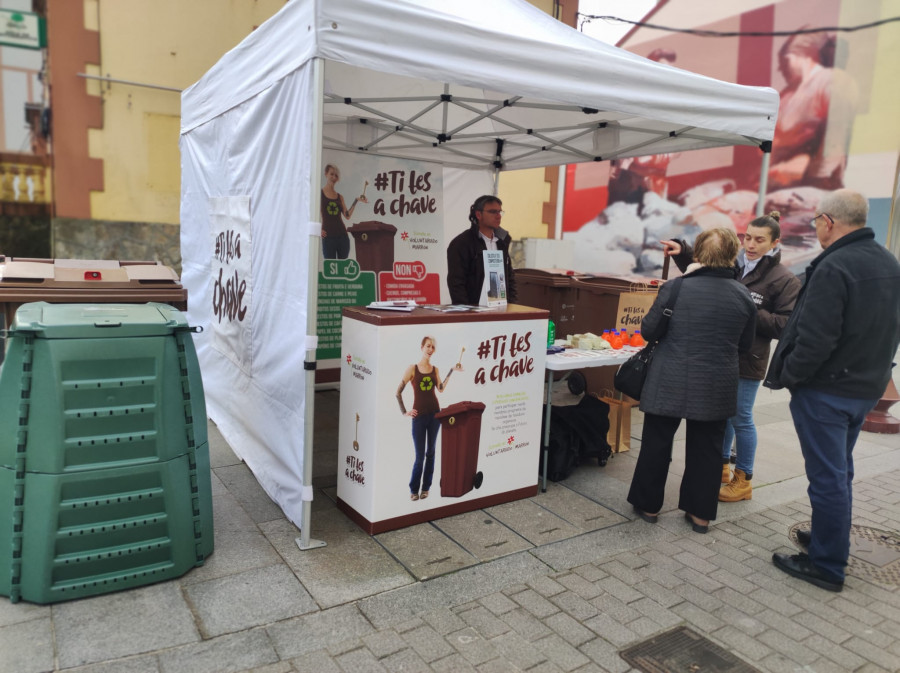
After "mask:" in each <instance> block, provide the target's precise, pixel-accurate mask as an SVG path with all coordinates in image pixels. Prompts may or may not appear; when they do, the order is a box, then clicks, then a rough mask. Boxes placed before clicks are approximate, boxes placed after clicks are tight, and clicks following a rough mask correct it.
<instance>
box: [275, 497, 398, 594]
mask: <svg viewBox="0 0 900 673" xmlns="http://www.w3.org/2000/svg"><path fill="white" fill-rule="evenodd" d="M315 519H316V526H319V527H321V530H324V531H328V544H327V546H325V547H321V548H319V549H312V550H308V551H301V549H300V548H299V547H298V546H297V542H296V541H297V538H298V537H299V536H300V531H299V530H298V529H297V527H296V526H294V524H292V523H291V522H290V521H288V520H286V519H278V520H275V521H269V522H267V523H262V524H260V526H259V527H260V528H261V529H262V531H263V533H264V534H265V536H266V538H267V540H268V541H269V542H270V543H271V544H272V546H273V547H274V548H275V549H276V550H277V551H278V553H279V554H280V555H281V557H282V558H283V559H284V560H285V562H286V563H287V564H288V566H290V568H291V570H293V571H294V574H295V575H296V576H297V577H299V578H300V579H301V581H302V582H303V586H304V587H305V588H306V590H307V591H308V592H309V593H310V595H312V597H313V598H314V599H315V601H316V603H318V604H319V605H320V606H322V607H323V608H331V607H334V606H336V605H343V604H345V603H350V602H353V601H355V600H359V599H360V598H365V597H367V596H373V595H375V594H378V593H381V592H383V591H390V590H391V589H396V588H398V587H401V586H405V585H407V584H411V583H412V582H414V581H415V580H414V579H413V577H412V576H410V574H409V573H408V572H407V571H406V569H405V568H404V567H403V566H402V565H401V564H400V563H398V562H397V561H396V560H395V559H394V558H392V557H391V555H390V554H388V552H387V551H385V549H384V547H382V546H381V545H380V544H378V542H377V541H376V540H375V539H374V538H373V537H372V536H370V535H367V534H366V533H364V532H363V531H362V530H361V529H360V528H359V526H357V525H356V524H355V523H353V522H352V521H350V519H348V518H347V517H346V516H344V514H343V513H342V512H340V511H338V510H337V509H331V510H326V511H322V512H318V513H316V516H315Z"/></svg>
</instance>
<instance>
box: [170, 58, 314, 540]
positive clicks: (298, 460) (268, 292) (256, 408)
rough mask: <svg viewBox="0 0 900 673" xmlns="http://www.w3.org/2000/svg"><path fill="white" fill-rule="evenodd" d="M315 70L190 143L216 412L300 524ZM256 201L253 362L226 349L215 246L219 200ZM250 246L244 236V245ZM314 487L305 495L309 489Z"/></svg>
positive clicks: (211, 409)
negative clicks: (216, 303) (213, 203)
mask: <svg viewBox="0 0 900 673" xmlns="http://www.w3.org/2000/svg"><path fill="white" fill-rule="evenodd" d="M311 73H312V67H311V66H310V65H309V64H307V66H304V67H302V68H300V69H299V70H296V71H294V72H293V73H291V74H290V75H288V76H287V77H285V78H283V79H281V80H280V81H278V82H277V83H275V84H274V85H272V86H270V87H269V88H267V89H266V90H264V91H263V92H261V93H259V94H258V95H256V96H254V97H253V98H251V99H249V100H246V101H244V102H242V103H240V104H239V105H237V106H235V107H232V108H230V109H229V110H228V111H227V112H225V113H224V114H221V115H219V116H217V117H215V118H213V119H211V120H210V121H208V122H207V123H205V124H202V125H200V126H197V127H195V128H194V129H192V130H191V131H190V132H188V133H185V134H183V135H182V136H181V153H182V167H181V169H182V170H181V172H182V202H181V222H182V225H181V246H182V257H183V259H184V263H183V273H182V280H183V283H184V285H185V286H186V287H187V289H188V298H189V304H188V319H189V320H190V323H191V324H192V325H200V326H202V327H203V328H204V331H203V332H202V333H201V334H198V335H196V336H195V342H196V344H197V352H198V356H199V358H200V364H201V370H202V373H203V383H204V389H205V393H206V403H207V412H208V414H209V416H210V418H212V420H213V421H214V422H215V423H216V424H217V425H218V426H219V428H220V430H221V432H222V434H223V436H224V437H226V439H227V440H228V442H229V444H230V445H231V446H232V447H233V448H234V449H235V450H236V451H237V452H238V454H239V456H240V457H241V458H242V459H243V460H245V461H246V462H247V464H248V466H249V467H250V468H251V470H252V471H253V473H254V474H255V475H256V477H257V479H258V480H259V482H260V484H261V485H262V487H263V489H265V491H266V493H268V494H269V496H270V497H271V498H272V499H273V500H274V501H275V502H276V503H277V504H278V505H279V506H280V507H281V508H282V509H283V510H284V512H285V514H286V515H287V516H288V518H289V519H290V520H291V521H293V522H294V523H295V524H297V525H299V523H300V516H301V506H302V501H303V499H304V498H307V499H308V494H309V488H308V485H304V484H303V450H302V449H303V436H304V408H305V385H306V381H305V372H304V368H303V360H304V354H305V353H304V349H305V346H306V316H307V311H308V310H309V306H308V303H307V302H308V298H307V275H306V266H307V263H306V260H307V259H308V249H309V231H310V229H309V227H310V223H309V198H310V194H309V190H310V171H311V170H313V168H314V167H313V166H311V165H310V161H309V157H310V156H311V155H312V154H313V146H314V143H318V138H313V137H312V129H311V125H310V124H309V122H308V120H309V119H310V117H311V115H312V112H311V105H312V100H313V98H314V95H313V83H312V81H311V79H312V77H311ZM221 197H249V202H250V218H249V219H250V232H251V236H250V238H251V240H250V246H249V248H250V250H249V251H248V250H246V247H245V249H243V250H242V253H243V254H244V255H246V254H248V252H249V254H250V255H251V260H252V274H251V277H250V279H248V280H252V285H251V286H250V287H249V290H250V292H251V298H250V303H249V306H248V311H247V315H246V317H245V323H246V324H245V325H244V326H243V329H244V330H249V334H247V332H244V334H245V337H246V336H249V338H248V339H246V341H247V344H248V348H247V357H246V358H245V361H243V362H240V363H236V362H235V360H234V359H233V358H231V357H228V356H227V354H226V353H225V352H224V350H223V349H222V348H221V347H220V346H219V345H217V342H216V333H217V329H219V330H221V323H219V324H218V325H216V324H213V321H217V320H218V318H217V317H216V316H215V315H214V312H213V310H212V307H213V291H214V284H215V281H216V280H217V277H218V276H217V271H216V269H215V268H214V265H213V261H214V258H215V239H214V232H213V231H212V229H211V226H210V218H211V214H210V199H211V198H221ZM245 243H246V242H245V241H242V245H244V244H245ZM305 487H306V488H305Z"/></svg>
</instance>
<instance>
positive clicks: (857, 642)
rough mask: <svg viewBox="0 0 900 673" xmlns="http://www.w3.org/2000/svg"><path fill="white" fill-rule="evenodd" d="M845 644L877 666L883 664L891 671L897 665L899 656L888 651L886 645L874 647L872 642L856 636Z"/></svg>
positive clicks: (844, 644)
mask: <svg viewBox="0 0 900 673" xmlns="http://www.w3.org/2000/svg"><path fill="white" fill-rule="evenodd" d="M895 637H896V634H895ZM843 646H844V647H845V648H846V649H847V650H849V651H850V652H854V653H855V654H858V655H859V656H860V657H862V658H863V659H865V660H866V661H869V662H871V663H873V664H875V665H876V666H881V667H882V668H885V669H887V670H889V671H891V670H895V669H896V667H897V657H896V656H895V655H893V654H891V653H889V652H887V651H886V647H887V646H886V645H882V646H878V647H872V643H871V642H868V641H866V640H863V639H862V638H860V637H857V636H854V637H852V638H850V639H849V640H846V641H844V643H843Z"/></svg>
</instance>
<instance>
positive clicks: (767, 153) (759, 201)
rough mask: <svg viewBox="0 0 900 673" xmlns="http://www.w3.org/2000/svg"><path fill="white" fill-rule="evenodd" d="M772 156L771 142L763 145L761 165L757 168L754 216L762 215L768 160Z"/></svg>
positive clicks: (767, 179) (767, 177)
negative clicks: (757, 194)
mask: <svg viewBox="0 0 900 673" xmlns="http://www.w3.org/2000/svg"><path fill="white" fill-rule="evenodd" d="M771 158H772V144H771V143H768V144H767V145H766V146H764V147H763V157H762V167H761V168H760V169H759V170H760V172H759V196H758V197H757V198H756V216H757V217H762V216H763V215H764V213H763V208H764V207H765V205H766V191H767V190H768V188H769V160H770V159H771Z"/></svg>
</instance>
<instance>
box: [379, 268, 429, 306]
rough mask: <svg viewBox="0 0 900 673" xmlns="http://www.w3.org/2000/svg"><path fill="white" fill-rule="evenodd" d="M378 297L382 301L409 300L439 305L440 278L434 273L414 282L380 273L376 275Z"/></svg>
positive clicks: (410, 279) (413, 280)
mask: <svg viewBox="0 0 900 673" xmlns="http://www.w3.org/2000/svg"><path fill="white" fill-rule="evenodd" d="M378 296H379V297H381V299H382V301H392V300H393V301H397V300H406V299H411V300H413V301H414V302H416V303H417V304H437V303H440V296H441V278H440V276H438V274H436V273H429V274H425V277H424V278H422V279H421V280H415V279H413V278H397V277H396V276H395V275H394V274H392V273H385V272H382V273H379V274H378Z"/></svg>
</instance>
